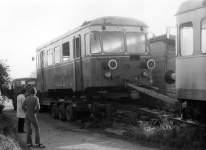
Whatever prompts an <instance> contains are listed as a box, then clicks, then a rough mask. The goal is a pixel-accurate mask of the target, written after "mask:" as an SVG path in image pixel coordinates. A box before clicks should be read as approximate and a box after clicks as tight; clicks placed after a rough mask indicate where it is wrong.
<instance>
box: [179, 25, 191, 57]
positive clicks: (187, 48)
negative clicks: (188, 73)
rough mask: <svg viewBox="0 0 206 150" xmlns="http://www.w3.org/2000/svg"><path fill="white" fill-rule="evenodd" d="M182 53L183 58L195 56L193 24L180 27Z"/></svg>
mask: <svg viewBox="0 0 206 150" xmlns="http://www.w3.org/2000/svg"><path fill="white" fill-rule="evenodd" d="M180 52H181V55H182V56H189V55H192V54H193V25H192V23H191V22H188V23H184V24H181V25H180Z"/></svg>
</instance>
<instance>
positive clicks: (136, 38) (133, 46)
mask: <svg viewBox="0 0 206 150" xmlns="http://www.w3.org/2000/svg"><path fill="white" fill-rule="evenodd" d="M126 43H127V52H128V53H130V54H138V53H145V50H146V49H145V48H146V47H145V44H146V38H145V34H143V33H126Z"/></svg>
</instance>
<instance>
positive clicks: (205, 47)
mask: <svg viewBox="0 0 206 150" xmlns="http://www.w3.org/2000/svg"><path fill="white" fill-rule="evenodd" d="M201 50H202V53H206V19H203V20H202V33H201Z"/></svg>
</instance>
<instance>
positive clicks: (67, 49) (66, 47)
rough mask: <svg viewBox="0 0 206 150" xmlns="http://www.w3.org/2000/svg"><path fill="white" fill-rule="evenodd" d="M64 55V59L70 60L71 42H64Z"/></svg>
mask: <svg viewBox="0 0 206 150" xmlns="http://www.w3.org/2000/svg"><path fill="white" fill-rule="evenodd" d="M62 57H63V61H67V60H69V57H70V45H69V42H66V43H63V44H62Z"/></svg>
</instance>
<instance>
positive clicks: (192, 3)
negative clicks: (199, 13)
mask: <svg viewBox="0 0 206 150" xmlns="http://www.w3.org/2000/svg"><path fill="white" fill-rule="evenodd" d="M201 7H206V0H186V1H184V2H183V3H182V4H181V5H180V7H179V8H178V10H177V13H176V15H179V14H183V13H186V12H189V11H192V10H195V9H198V8H201Z"/></svg>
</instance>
